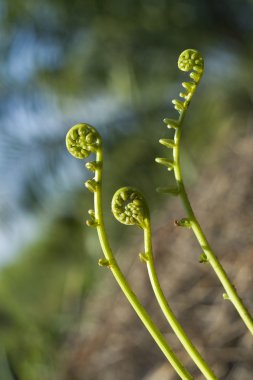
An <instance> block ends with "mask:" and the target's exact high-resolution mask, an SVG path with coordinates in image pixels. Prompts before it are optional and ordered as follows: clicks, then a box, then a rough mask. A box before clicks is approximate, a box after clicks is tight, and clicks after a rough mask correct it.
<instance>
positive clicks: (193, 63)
mask: <svg viewBox="0 0 253 380" xmlns="http://www.w3.org/2000/svg"><path fill="white" fill-rule="evenodd" d="M178 67H179V69H180V70H182V71H187V72H189V71H190V74H189V75H190V78H191V79H193V81H191V82H183V84H182V85H183V87H184V88H185V89H186V93H182V92H181V93H180V94H179V95H180V97H181V98H183V99H185V100H184V101H181V100H176V99H174V100H172V103H173V104H174V107H175V109H176V110H177V111H178V113H179V118H178V119H177V120H173V119H167V118H166V119H164V122H165V124H166V125H167V127H168V128H173V129H174V130H175V133H174V139H173V140H172V141H171V142H168V141H167V140H166V139H161V140H160V141H159V142H160V143H161V144H162V145H164V146H166V147H167V148H170V149H172V152H173V160H172V161H169V162H170V164H169V166H168V168H172V170H173V172H174V176H175V179H176V184H177V186H176V187H175V188H158V189H157V190H158V191H160V192H165V193H166V192H167V193H171V194H174V195H179V196H180V198H181V201H182V203H183V206H184V209H185V211H186V213H187V218H183V219H182V220H181V221H177V222H176V224H177V225H179V226H183V227H188V228H191V229H192V231H193V232H194V234H195V237H196V238H197V240H198V242H199V244H200V246H201V248H202V251H203V253H202V254H201V256H200V262H208V263H209V264H210V265H211V266H212V268H213V270H214V271H215V273H216V275H217V277H218V278H219V280H220V282H221V284H222V285H223V287H224V289H225V291H226V294H225V298H226V299H229V300H230V301H231V302H232V303H233V305H234V306H235V308H236V309H237V311H238V313H239V315H240V317H241V318H242V320H243V321H244V323H245V325H246V326H247V328H248V329H249V331H250V332H251V333H252V334H253V320H252V317H251V315H250V314H249V312H248V310H247V308H246V307H245V306H244V304H243V302H242V300H241V299H240V298H239V296H238V295H237V292H236V290H235V287H234V286H233V284H232V283H231V282H230V280H229V278H228V276H227V274H226V272H225V271H224V269H223V267H222V265H221V263H220V262H219V260H218V258H217V257H216V255H215V254H214V252H213V250H212V248H211V246H210V244H209V242H208V241H207V238H206V237H205V235H204V232H203V231H202V229H201V226H200V224H199V222H198V220H197V218H196V216H195V214H194V212H193V209H192V206H191V203H190V201H189V198H188V195H187V192H186V190H185V186H184V182H183V177H182V173H181V165H180V140H181V133H182V123H183V120H184V117H185V114H186V111H187V109H188V106H189V103H190V101H191V99H192V97H193V95H194V93H195V91H196V88H197V85H198V83H199V81H200V79H201V76H202V74H203V70H204V61H203V58H202V56H201V54H200V53H199V52H198V51H196V50H193V49H188V50H185V51H184V52H183V53H181V55H180V56H179V60H178ZM166 160H167V159H166V158H157V159H156V162H157V163H160V164H164V162H166Z"/></svg>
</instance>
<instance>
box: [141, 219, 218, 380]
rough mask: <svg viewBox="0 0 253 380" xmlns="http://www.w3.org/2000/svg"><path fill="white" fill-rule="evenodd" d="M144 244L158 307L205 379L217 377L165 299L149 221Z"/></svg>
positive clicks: (210, 379) (209, 379)
mask: <svg viewBox="0 0 253 380" xmlns="http://www.w3.org/2000/svg"><path fill="white" fill-rule="evenodd" d="M144 245H145V254H146V257H147V261H146V263H147V268H148V274H149V278H150V282H151V285H152V288H153V290H154V293H155V296H156V298H157V301H158V303H159V305H160V308H161V309H162V311H163V314H164V315H165V317H166V319H167V321H168V322H169V324H170V326H171V328H172V330H173V331H174V333H175V334H176V335H177V337H178V339H179V340H180V342H181V343H182V345H183V346H184V348H185V350H186V351H187V352H188V354H189V356H190V357H191V358H192V360H193V361H194V362H195V364H196V365H197V366H198V368H199V369H200V371H201V372H202V373H203V375H204V376H205V377H206V379H208V380H215V379H217V377H216V376H215V374H214V373H213V371H212V370H211V369H210V368H209V367H208V365H207V363H206V362H205V361H204V359H203V358H202V357H201V355H200V354H199V352H198V350H197V349H196V348H195V347H194V345H193V344H192V342H191V340H190V339H189V338H188V336H187V334H186V333H185V331H184V330H183V328H182V326H181V325H180V323H179V322H178V320H177V318H176V316H175V314H174V313H173V311H172V310H171V308H170V306H169V304H168V302H167V300H166V297H165V295H164V293H163V291H162V289H161V286H160V282H159V280H158V276H157V273H156V269H155V264H154V256H153V249H152V242H151V228H150V223H149V221H146V228H145V229H144Z"/></svg>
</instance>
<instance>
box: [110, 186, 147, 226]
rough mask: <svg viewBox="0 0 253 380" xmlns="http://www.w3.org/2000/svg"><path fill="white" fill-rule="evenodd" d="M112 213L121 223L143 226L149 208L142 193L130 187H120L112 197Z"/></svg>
mask: <svg viewBox="0 0 253 380" xmlns="http://www.w3.org/2000/svg"><path fill="white" fill-rule="evenodd" d="M112 213H113V215H114V217H115V218H116V219H117V220H118V221H119V222H120V223H123V224H126V225H137V226H139V227H141V228H143V229H144V228H145V226H146V220H147V219H148V218H149V210H148V206H147V203H146V200H145V199H144V197H143V195H142V194H141V193H140V192H139V191H138V190H136V189H134V188H132V187H122V188H121V189H119V190H117V191H116V193H115V194H114V196H113V198H112Z"/></svg>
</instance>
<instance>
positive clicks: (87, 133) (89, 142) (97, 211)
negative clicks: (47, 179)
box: [66, 124, 193, 380]
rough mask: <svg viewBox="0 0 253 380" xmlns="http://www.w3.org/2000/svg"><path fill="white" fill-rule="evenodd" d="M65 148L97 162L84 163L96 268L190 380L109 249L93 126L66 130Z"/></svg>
mask: <svg viewBox="0 0 253 380" xmlns="http://www.w3.org/2000/svg"><path fill="white" fill-rule="evenodd" d="M66 145H67V148H68V150H69V152H70V153H71V154H72V155H73V156H74V157H76V158H79V159H84V158H87V157H88V156H89V155H90V153H95V154H96V161H93V162H88V163H86V167H87V169H88V170H90V171H92V172H94V173H95V176H94V178H93V179H90V180H88V181H86V182H85V186H86V187H87V189H88V190H89V191H91V192H92V193H93V194H94V210H89V215H90V219H89V220H87V222H86V223H87V225H88V226H89V227H95V228H96V229H97V233H98V237H99V241H100V244H101V248H102V251H103V253H104V256H105V258H104V259H100V260H99V262H98V263H99V265H100V266H103V267H107V268H109V269H110V270H111V272H112V274H113V276H114V277H115V279H116V281H117V283H118V284H119V286H120V288H121V290H122V291H123V293H124V294H125V296H126V298H127V299H128V301H129V302H130V304H131V305H132V307H133V308H134V310H135V312H136V313H137V315H138V316H139V318H140V319H141V321H142V323H143V324H144V326H145V327H146V329H147V330H148V331H149V333H150V334H151V336H152V337H153V339H154V340H155V342H156V344H157V345H158V347H159V348H160V349H161V351H162V352H163V353H164V355H165V356H166V358H167V359H168V361H169V362H170V363H171V365H172V367H173V368H174V370H175V371H176V372H177V374H178V375H179V376H180V378H181V379H183V380H191V379H193V377H192V376H191V374H190V373H189V372H188V371H187V370H186V369H185V368H184V366H183V364H182V363H181V361H180V360H179V359H178V357H177V356H176V354H175V353H174V352H173V350H172V349H171V347H170V346H169V345H168V343H167V342H166V340H165V339H164V337H163V335H162V334H161V332H160V331H159V330H158V328H157V327H156V325H155V324H154V322H153V321H152V319H151V318H150V316H149V314H148V313H147V312H146V310H145V309H144V307H143V306H142V305H141V303H140V302H139V300H138V298H137V296H136V295H135V294H134V292H133V291H132V289H131V287H130V285H129V283H128V282H127V280H126V278H125V276H124V275H123V273H122V271H121V270H120V268H119V265H118V263H117V261H116V258H115V256H114V254H113V252H112V250H111V248H110V244H109V241H108V238H107V234H106V231H105V226H104V219H103V210H102V166H103V150H102V139H101V137H100V135H99V134H98V132H97V131H96V129H95V128H94V127H92V126H90V125H88V124H77V125H75V126H73V127H72V128H71V129H70V130H69V132H68V134H67V137H66ZM120 194H121V193H120ZM123 197H124V195H123ZM112 317H113V316H112Z"/></svg>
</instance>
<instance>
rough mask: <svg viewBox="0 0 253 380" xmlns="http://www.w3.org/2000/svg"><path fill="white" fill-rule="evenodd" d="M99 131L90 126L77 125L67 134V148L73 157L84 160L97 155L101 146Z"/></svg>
mask: <svg viewBox="0 0 253 380" xmlns="http://www.w3.org/2000/svg"><path fill="white" fill-rule="evenodd" d="M101 141H102V140H101V137H100V135H99V133H98V132H97V130H96V129H95V128H93V127H92V126H91V125H89V124H84V123H80V124H76V125H74V126H73V127H72V128H71V129H70V130H69V131H68V133H67V136H66V146H67V149H68V151H69V153H70V154H72V156H74V157H76V158H79V159H81V160H82V159H84V158H87V157H88V156H89V155H90V153H91V152H92V153H96V152H97V150H98V148H99V147H100V145H101Z"/></svg>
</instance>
